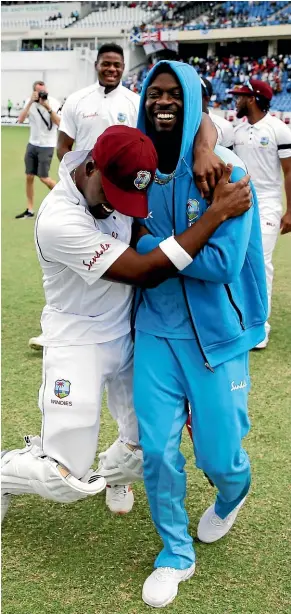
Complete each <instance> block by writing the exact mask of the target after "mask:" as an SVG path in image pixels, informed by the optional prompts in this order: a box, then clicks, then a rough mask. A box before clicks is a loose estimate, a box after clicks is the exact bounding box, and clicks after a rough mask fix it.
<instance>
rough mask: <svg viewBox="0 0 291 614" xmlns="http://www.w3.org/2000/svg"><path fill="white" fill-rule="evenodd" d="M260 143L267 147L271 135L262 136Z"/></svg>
mask: <svg viewBox="0 0 291 614" xmlns="http://www.w3.org/2000/svg"><path fill="white" fill-rule="evenodd" d="M260 144H261V145H262V147H267V145H268V144H269V137H268V136H262V138H261V140H260Z"/></svg>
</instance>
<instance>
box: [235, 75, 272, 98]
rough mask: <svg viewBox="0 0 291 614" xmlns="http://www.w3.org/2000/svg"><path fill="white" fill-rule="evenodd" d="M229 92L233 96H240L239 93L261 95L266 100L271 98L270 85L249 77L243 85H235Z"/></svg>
mask: <svg viewBox="0 0 291 614" xmlns="http://www.w3.org/2000/svg"><path fill="white" fill-rule="evenodd" d="M230 93H231V94H234V95H235V96H240V95H241V94H245V95H247V96H261V97H262V98H266V99H267V100H271V99H272V97H273V90H272V88H271V87H270V85H268V83H265V82H264V81H259V80H258V79H249V80H248V81H246V82H245V83H244V84H243V85H238V86H237V87H235V88H234V89H233V90H231V91H230Z"/></svg>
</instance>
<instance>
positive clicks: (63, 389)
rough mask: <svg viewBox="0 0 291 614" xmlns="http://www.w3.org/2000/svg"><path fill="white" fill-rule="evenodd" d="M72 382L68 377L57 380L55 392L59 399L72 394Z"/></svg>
mask: <svg viewBox="0 0 291 614" xmlns="http://www.w3.org/2000/svg"><path fill="white" fill-rule="evenodd" d="M70 389H71V382H69V380H67V379H57V380H56V381H55V388H54V393H55V395H56V397H58V398H59V399H64V398H65V397H68V396H69V394H70Z"/></svg>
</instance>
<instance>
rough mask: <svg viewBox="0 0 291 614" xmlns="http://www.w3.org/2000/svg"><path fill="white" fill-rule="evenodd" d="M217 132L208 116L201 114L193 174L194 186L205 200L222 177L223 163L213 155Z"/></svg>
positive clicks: (195, 144) (195, 146)
mask: <svg viewBox="0 0 291 614" xmlns="http://www.w3.org/2000/svg"><path fill="white" fill-rule="evenodd" d="M216 142H217V130H216V128H215V126H214V124H213V122H212V121H211V119H210V117H209V115H207V114H206V113H202V121H201V124H200V128H199V130H198V132H197V136H196V139H195V143H194V166H193V172H194V176H195V180H196V185H197V187H198V189H199V190H200V192H201V195H202V196H203V198H206V199H207V200H208V199H209V198H210V196H211V193H213V190H214V188H215V186H216V184H217V182H218V181H219V179H220V178H221V176H222V172H223V168H224V166H225V164H224V162H223V161H222V160H221V159H220V158H219V157H218V156H217V155H216V154H215V153H214V151H213V150H214V147H215V145H216Z"/></svg>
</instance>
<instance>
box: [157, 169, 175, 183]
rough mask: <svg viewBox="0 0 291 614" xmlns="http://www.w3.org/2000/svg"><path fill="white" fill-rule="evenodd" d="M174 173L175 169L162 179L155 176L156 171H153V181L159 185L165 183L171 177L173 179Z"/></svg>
mask: <svg viewBox="0 0 291 614" xmlns="http://www.w3.org/2000/svg"><path fill="white" fill-rule="evenodd" d="M175 174H176V170H174V171H173V172H172V173H170V175H167V177H165V178H164V179H160V177H158V176H157V173H155V176H154V182H155V183H158V184H159V185H166V184H167V183H169V182H170V181H171V179H173V177H175Z"/></svg>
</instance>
